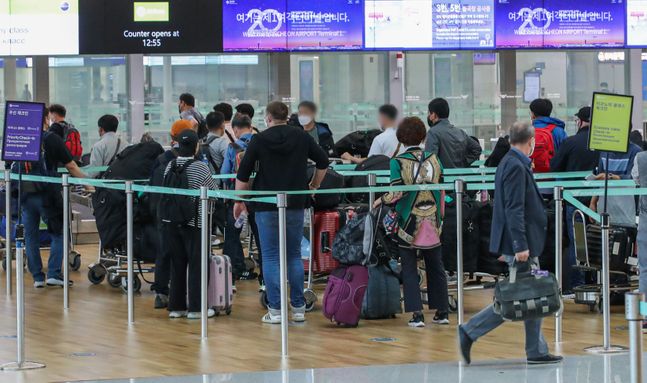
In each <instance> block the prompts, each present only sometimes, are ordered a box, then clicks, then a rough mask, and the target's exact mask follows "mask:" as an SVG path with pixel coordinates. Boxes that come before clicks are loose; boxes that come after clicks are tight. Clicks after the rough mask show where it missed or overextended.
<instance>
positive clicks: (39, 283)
mask: <svg viewBox="0 0 647 383" xmlns="http://www.w3.org/2000/svg"><path fill="white" fill-rule="evenodd" d="M34 287H35V288H37V289H42V288H43V287H45V281H34Z"/></svg>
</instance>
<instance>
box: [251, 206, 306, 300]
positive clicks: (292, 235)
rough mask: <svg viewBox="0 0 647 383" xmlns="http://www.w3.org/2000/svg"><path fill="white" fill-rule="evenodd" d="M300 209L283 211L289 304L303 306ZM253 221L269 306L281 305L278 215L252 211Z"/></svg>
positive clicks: (271, 212) (301, 220)
mask: <svg viewBox="0 0 647 383" xmlns="http://www.w3.org/2000/svg"><path fill="white" fill-rule="evenodd" d="M303 213H304V212H303V210H292V209H290V210H287V211H286V231H287V235H286V244H287V249H286V250H287V257H286V258H287V272H288V282H289V283H290V301H291V303H292V307H296V308H301V307H304V306H305V304H306V303H305V299H304V298H303V275H304V272H303V261H302V260H301V238H302V237H303ZM256 224H257V226H258V234H259V237H260V241H261V248H262V249H263V255H262V257H263V278H264V279H265V291H266V293H267V301H268V303H269V304H268V306H269V309H271V310H279V309H280V308H281V283H280V273H279V259H280V255H279V214H278V212H277V211H258V212H256Z"/></svg>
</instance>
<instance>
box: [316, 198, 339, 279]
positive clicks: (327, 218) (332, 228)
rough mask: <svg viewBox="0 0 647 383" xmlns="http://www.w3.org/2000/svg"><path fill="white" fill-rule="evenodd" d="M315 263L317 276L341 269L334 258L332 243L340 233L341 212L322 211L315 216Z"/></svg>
mask: <svg viewBox="0 0 647 383" xmlns="http://www.w3.org/2000/svg"><path fill="white" fill-rule="evenodd" d="M313 227H314V244H313V249H314V263H313V265H312V271H313V272H314V273H315V274H330V273H331V272H332V271H333V270H335V269H336V268H337V267H339V262H337V260H335V259H334V258H333V257H332V242H333V241H334V240H335V236H336V235H337V232H338V231H339V212H338V211H337V210H334V211H321V212H316V213H315V216H314V222H313Z"/></svg>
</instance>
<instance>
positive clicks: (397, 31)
mask: <svg viewBox="0 0 647 383" xmlns="http://www.w3.org/2000/svg"><path fill="white" fill-rule="evenodd" d="M364 15H365V47H366V48H368V49H398V48H406V49H479V48H481V49H492V48H494V3H493V0H402V1H397V0H367V1H366V6H365V13H364Z"/></svg>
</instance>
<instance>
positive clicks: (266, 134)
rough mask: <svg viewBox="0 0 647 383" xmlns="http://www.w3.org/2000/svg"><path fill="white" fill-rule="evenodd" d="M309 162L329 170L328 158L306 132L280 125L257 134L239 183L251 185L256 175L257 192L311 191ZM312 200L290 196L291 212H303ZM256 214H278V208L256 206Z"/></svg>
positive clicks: (289, 205)
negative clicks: (308, 172) (252, 177)
mask: <svg viewBox="0 0 647 383" xmlns="http://www.w3.org/2000/svg"><path fill="white" fill-rule="evenodd" d="M308 159H310V160H312V161H314V162H315V164H316V167H317V169H326V168H327V167H328V156H327V155H326V152H324V150H323V149H321V147H320V146H319V145H317V143H316V142H315V140H314V139H313V138H312V137H311V136H310V135H309V134H308V133H306V132H304V131H303V129H300V128H297V127H292V126H288V125H278V126H274V127H271V128H268V129H266V130H264V131H263V132H261V133H259V134H256V135H255V136H254V137H253V138H252V139H251V141H250V142H249V145H248V146H247V150H246V151H245V156H244V157H243V159H242V161H241V162H240V165H239V167H238V175H237V177H236V178H237V179H238V180H239V181H241V182H249V180H250V177H251V175H252V173H253V172H254V171H256V177H255V178H254V184H253V187H252V188H253V190H272V191H291V190H307V189H308V184H309V183H310V180H309V179H308V178H307V165H308ZM307 199H308V196H305V195H298V196H288V209H303V208H304V207H305V206H306V201H307ZM255 210H256V211H272V210H276V205H274V204H255Z"/></svg>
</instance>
